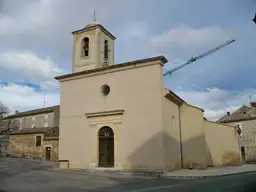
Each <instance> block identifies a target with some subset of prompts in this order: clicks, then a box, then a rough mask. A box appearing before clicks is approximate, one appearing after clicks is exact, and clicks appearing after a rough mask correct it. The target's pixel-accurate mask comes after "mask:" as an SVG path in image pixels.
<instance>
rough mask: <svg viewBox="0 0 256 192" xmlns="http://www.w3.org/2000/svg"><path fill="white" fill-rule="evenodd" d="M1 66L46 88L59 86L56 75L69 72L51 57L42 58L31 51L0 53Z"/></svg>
mask: <svg viewBox="0 0 256 192" xmlns="http://www.w3.org/2000/svg"><path fill="white" fill-rule="evenodd" d="M0 68H5V69H7V70H9V71H10V72H16V73H19V74H20V75H21V76H23V78H24V80H25V81H26V80H27V81H29V82H32V83H39V84H40V86H41V88H42V89H46V90H47V89H48V88H50V89H52V88H58V83H57V82H56V80H54V77H55V76H58V75H61V74H65V73H67V71H66V70H65V69H62V68H60V67H58V66H57V65H56V64H55V63H54V62H53V61H52V60H51V59H50V58H49V57H47V58H45V59H42V58H40V57H38V56H37V55H35V54H34V53H31V52H5V53H0ZM2 80H4V79H2ZM14 80H15V77H14Z"/></svg>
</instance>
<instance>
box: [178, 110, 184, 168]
mask: <svg viewBox="0 0 256 192" xmlns="http://www.w3.org/2000/svg"><path fill="white" fill-rule="evenodd" d="M178 109H179V134H180V161H181V168H183V167H184V166H183V149H182V135H181V134H182V131H181V117H180V116H181V114H180V106H179V107H178Z"/></svg>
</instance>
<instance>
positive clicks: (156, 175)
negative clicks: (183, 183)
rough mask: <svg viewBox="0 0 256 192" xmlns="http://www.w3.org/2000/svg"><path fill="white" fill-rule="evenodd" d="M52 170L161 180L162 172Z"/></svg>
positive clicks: (54, 168) (55, 168)
mask: <svg viewBox="0 0 256 192" xmlns="http://www.w3.org/2000/svg"><path fill="white" fill-rule="evenodd" d="M52 170H57V171H64V172H73V171H76V172H83V173H88V172H89V173H95V172H98V173H100V172H103V173H115V174H121V175H132V176H142V177H153V178H163V172H161V171H120V170H93V169H92V170H91V169H61V168H57V167H53V168H52Z"/></svg>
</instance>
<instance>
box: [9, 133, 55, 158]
mask: <svg viewBox="0 0 256 192" xmlns="http://www.w3.org/2000/svg"><path fill="white" fill-rule="evenodd" d="M38 135H41V136H42V141H41V146H36V136H38ZM43 136H44V135H43V134H20V135H10V145H9V154H10V156H14V157H21V156H24V157H29V158H34V157H35V158H40V159H45V151H46V147H51V160H54V161H56V160H58V158H59V155H58V153H59V140H58V137H55V138H45V139H44V138H43Z"/></svg>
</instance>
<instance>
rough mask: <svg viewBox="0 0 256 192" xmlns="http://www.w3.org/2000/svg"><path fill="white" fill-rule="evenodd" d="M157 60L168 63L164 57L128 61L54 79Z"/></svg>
mask: <svg viewBox="0 0 256 192" xmlns="http://www.w3.org/2000/svg"><path fill="white" fill-rule="evenodd" d="M157 60H161V61H162V62H163V63H164V64H165V63H167V62H168V60H167V59H166V58H165V57H164V56H157V57H150V58H146V59H140V60H135V61H129V62H126V63H119V64H115V65H110V66H106V67H100V68H95V69H90V70H86V71H80V72H76V73H70V74H67V75H62V76H58V77H55V79H57V80H61V79H64V78H67V77H74V76H77V75H83V74H89V73H93V72H97V71H105V70H108V69H115V68H121V67H124V66H130V65H134V64H143V63H145V62H150V61H157Z"/></svg>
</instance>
